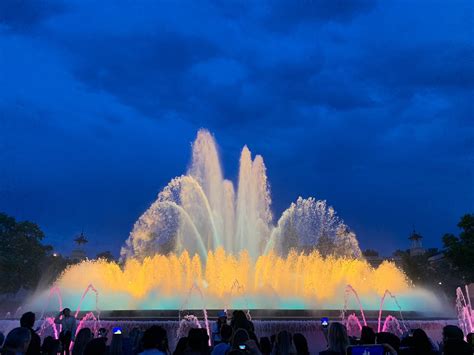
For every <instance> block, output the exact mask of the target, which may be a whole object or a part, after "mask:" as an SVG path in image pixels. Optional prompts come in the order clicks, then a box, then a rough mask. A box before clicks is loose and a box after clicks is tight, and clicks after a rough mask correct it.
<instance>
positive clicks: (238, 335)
mask: <svg viewBox="0 0 474 355" xmlns="http://www.w3.org/2000/svg"><path fill="white" fill-rule="evenodd" d="M248 340H250V337H249V333H248V332H247V331H246V330H245V329H242V328H240V329H237V330H235V329H234V335H233V337H232V341H231V347H232V349H234V350H240V348H239V347H240V346H241V345H245V343H246V342H247V341H248Z"/></svg>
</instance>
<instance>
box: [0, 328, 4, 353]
mask: <svg viewBox="0 0 474 355" xmlns="http://www.w3.org/2000/svg"><path fill="white" fill-rule="evenodd" d="M4 341H5V335H3V333H2V332H0V349H1V348H2V345H3V342H4Z"/></svg>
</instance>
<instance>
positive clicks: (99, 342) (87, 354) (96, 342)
mask: <svg viewBox="0 0 474 355" xmlns="http://www.w3.org/2000/svg"><path fill="white" fill-rule="evenodd" d="M106 341H107V338H104V337H100V338H95V339H92V340H91V341H89V342H88V343H87V344H86V347H85V348H84V352H83V355H107V354H108V351H107V344H106Z"/></svg>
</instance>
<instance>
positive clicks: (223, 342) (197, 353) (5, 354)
mask: <svg viewBox="0 0 474 355" xmlns="http://www.w3.org/2000/svg"><path fill="white" fill-rule="evenodd" d="M217 316H218V317H217V321H216V322H214V323H213V325H212V327H211V329H212V330H211V332H210V337H209V335H208V332H207V330H206V329H205V328H190V329H189V332H188V334H187V336H184V337H181V338H180V339H179V340H178V341H177V344H176V346H175V348H174V349H170V347H169V343H168V337H169V336H170V334H167V331H166V330H165V329H164V328H162V327H161V326H158V325H152V326H151V327H149V328H148V329H146V330H145V331H143V332H142V331H141V330H140V329H138V328H133V329H131V331H130V332H128V333H127V334H126V333H125V332H123V331H122V329H121V328H114V329H113V330H112V334H109V331H108V330H107V329H105V328H100V329H98V331H97V332H96V334H94V332H93V331H92V330H91V329H90V328H87V327H83V328H81V329H80V330H79V331H77V327H76V319H75V318H74V317H73V316H72V315H71V311H70V310H69V309H68V308H66V309H64V310H63V311H62V312H61V313H60V314H58V316H57V317H56V318H55V323H56V324H59V325H61V332H60V334H59V336H58V339H55V338H54V337H52V336H47V337H45V338H44V339H43V342H42V343H41V339H40V336H39V335H38V334H37V333H36V330H35V329H34V324H35V314H34V313H33V312H27V313H25V314H23V316H22V317H21V319H20V324H19V325H20V326H19V327H18V328H14V329H13V330H11V331H10V332H9V333H8V334H7V335H6V337H5V336H4V335H3V334H2V333H1V332H0V354H2V355H19V354H28V355H38V354H39V355H42V354H44V355H57V354H72V355H136V354H140V355H171V354H172V355H309V354H311V352H310V349H309V347H308V341H307V339H306V337H305V336H304V335H303V334H301V333H295V334H291V333H290V332H288V331H286V330H282V331H280V332H278V333H277V334H274V335H272V336H271V337H260V338H259V337H258V335H257V334H256V333H255V327H254V325H253V323H252V321H250V320H249V319H248V318H247V315H246V313H245V312H243V311H241V310H236V311H234V312H233V313H232V317H231V319H227V315H226V313H225V312H219V314H218V315H217ZM322 331H323V333H324V335H325V339H326V344H325V345H326V350H324V351H321V352H319V354H320V355H345V354H348V355H356V354H361V355H362V354H364V355H369V354H384V355H385V354H390V355H394V354H401V355H436V354H439V355H472V354H473V353H474V334H472V333H470V334H468V335H467V336H466V337H465V336H464V334H463V332H462V330H461V329H460V328H459V327H457V326H455V325H447V326H445V327H444V328H443V334H442V339H443V340H442V342H440V343H439V344H436V343H435V342H434V341H433V340H431V339H430V338H429V337H428V335H427V334H426V333H425V331H424V330H423V329H413V330H411V331H410V332H408V333H407V334H405V335H404V336H402V337H401V338H400V337H398V336H397V335H395V334H393V333H389V332H379V333H376V332H374V330H373V329H372V328H370V327H367V326H364V327H363V328H362V330H361V335H360V338H354V337H349V336H348V334H347V330H346V327H345V326H344V325H343V324H342V323H339V322H332V323H330V324H329V326H328V327H327V328H326V327H323V328H322Z"/></svg>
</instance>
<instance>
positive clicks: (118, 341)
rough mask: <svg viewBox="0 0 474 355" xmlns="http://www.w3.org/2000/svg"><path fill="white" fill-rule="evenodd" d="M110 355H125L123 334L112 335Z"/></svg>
mask: <svg viewBox="0 0 474 355" xmlns="http://www.w3.org/2000/svg"><path fill="white" fill-rule="evenodd" d="M109 354H110V355H122V354H123V337H122V334H114V335H112V341H111V342H110V350H109Z"/></svg>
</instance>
